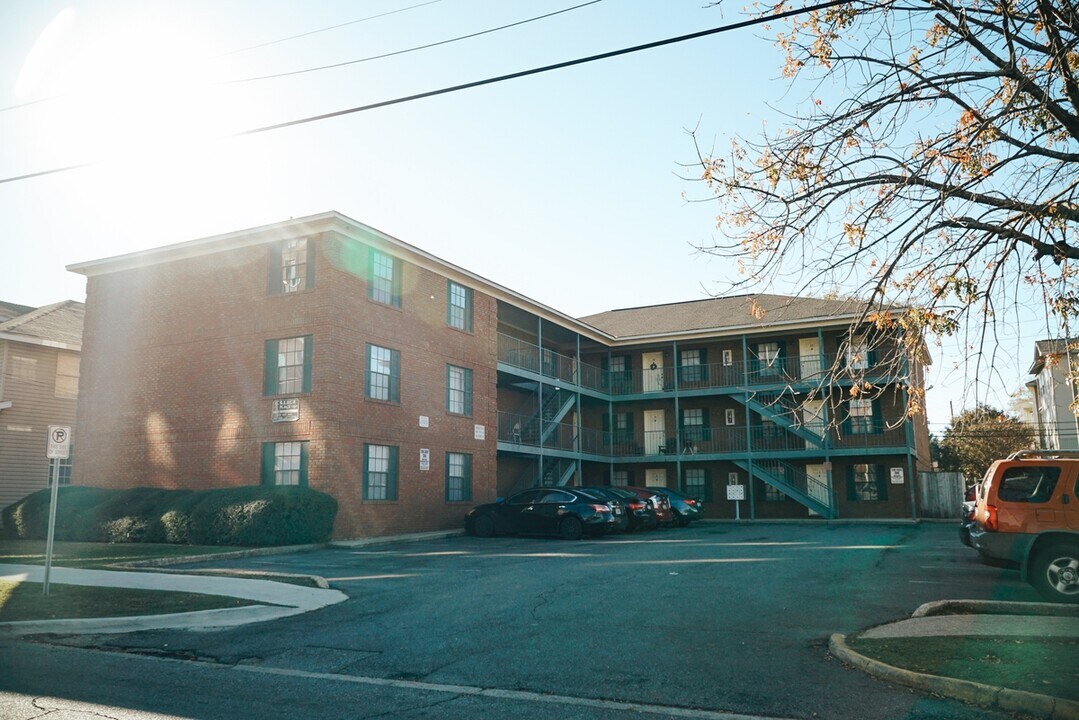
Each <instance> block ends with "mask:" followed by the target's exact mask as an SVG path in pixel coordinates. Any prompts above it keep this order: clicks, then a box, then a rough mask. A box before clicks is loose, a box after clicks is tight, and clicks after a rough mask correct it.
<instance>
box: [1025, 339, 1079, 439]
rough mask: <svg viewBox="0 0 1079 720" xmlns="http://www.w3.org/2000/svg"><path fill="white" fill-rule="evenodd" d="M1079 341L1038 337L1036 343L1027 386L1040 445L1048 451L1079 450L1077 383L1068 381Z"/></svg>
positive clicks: (1075, 358) (1075, 359)
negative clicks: (1030, 395) (1032, 402)
mask: <svg viewBox="0 0 1079 720" xmlns="http://www.w3.org/2000/svg"><path fill="white" fill-rule="evenodd" d="M1077 342H1079V341H1077V340H1062V339H1057V340H1039V341H1037V342H1036V343H1034V362H1033V363H1031V365H1030V370H1029V372H1030V374H1031V375H1033V376H1034V379H1033V380H1031V381H1030V382H1028V383H1027V387H1028V388H1030V390H1031V392H1033V393H1034V424H1035V425H1036V427H1037V431H1038V444H1039V447H1041V448H1043V449H1045V450H1079V418H1076V416H1075V412H1074V411H1073V410H1072V403H1074V402H1075V384H1074V383H1073V382H1071V381H1070V380H1068V378H1069V377H1071V374H1072V368H1073V365H1075V363H1076V361H1077V360H1079V358H1077V357H1075V354H1076V343H1077Z"/></svg>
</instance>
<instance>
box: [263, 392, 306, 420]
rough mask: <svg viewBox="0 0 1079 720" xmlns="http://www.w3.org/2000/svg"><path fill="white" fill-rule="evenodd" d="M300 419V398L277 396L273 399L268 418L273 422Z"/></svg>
mask: <svg viewBox="0 0 1079 720" xmlns="http://www.w3.org/2000/svg"><path fill="white" fill-rule="evenodd" d="M299 419H300V398H278V399H276V400H274V401H273V411H272V412H271V413H270V420H271V421H273V422H295V421H297V420H299Z"/></svg>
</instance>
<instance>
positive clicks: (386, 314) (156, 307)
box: [68, 212, 928, 538]
mask: <svg viewBox="0 0 1079 720" xmlns="http://www.w3.org/2000/svg"><path fill="white" fill-rule="evenodd" d="M68 269H69V270H72V271H74V272H78V273H82V274H84V275H86V276H87V303H86V321H85V333H84V342H83V361H82V387H81V393H80V396H79V405H78V424H79V428H80V440H79V448H80V449H79V456H78V460H77V462H76V463H75V467H74V478H73V482H74V483H76V484H84V485H98V486H105V487H132V486H145V485H152V486H157V487H189V488H212V487H222V486H232V485H245V484H253V483H258V482H263V483H292V484H295V483H299V484H305V485H309V486H310V487H312V488H315V489H318V490H322V491H325V492H327V493H330V494H331V495H333V496H334V497H336V498H337V500H338V502H339V504H340V510H339V514H338V519H337V523H336V526H335V529H334V535H335V536H336V537H342V538H344V537H357V536H365V535H381V534H390V533H399V532H413V531H420V530H429V529H437V528H446V527H460V525H461V523H462V520H463V517H464V514H465V512H467V509H468V508H469V507H471V506H472V505H473V504H476V503H480V502H487V501H491V500H494V499H495V498H496V497H498V496H500V495H506V494H508V493H510V492H513V491H516V490H518V489H522V488H524V487H528V486H531V485H533V484H540V483H544V484H571V485H572V484H581V483H586V484H612V483H613V484H641V485H643V484H646V483H648V484H666V485H669V486H671V487H682V488H684V489H687V490H689V491H690V492H692V493H695V494H699V495H703V496H705V497H706V498H707V499H708V500H709V501H710V502H709V513H708V514H709V515H712V516H714V517H733V516H734V512H735V505H734V503H733V502H731V501H728V500H727V499H726V498H727V493H726V490H725V486H727V485H728V484H736V485H739V486H741V487H742V492H743V493H744V496H745V501H744V502H742V503H741V505H739V508H738V509H739V511H740V512H741V514H742V516H743V517H758V518H766V517H807V516H811V515H819V516H823V517H909V516H910V515H911V514H912V513H913V512H915V508H914V502H913V499H912V478H913V477H914V473H915V472H916V471H917V470H918V469H926V468H927V465H928V432H927V430H926V426H925V421H924V418H921V419H916V420H910V419H905V418H904V414H903V407H904V403H905V399H906V392H907V391H908V388H909V387H915V388H918V387H920V386H921V372H920V368H919V367H918V366H917V365H916V364H910V363H906V361H905V360H903V361H902V362H899V363H896V362H891V360H895V359H896V357H897V355H896V353H897V350H896V348H895V347H891V346H887V345H879V344H877V343H874V347H872V348H870V347H869V346H868V344H867V341H866V339H865V338H863V337H862V336H860V335H858V334H857V333H855V334H853V335H852V333H851V324H852V322H854V321H856V320H857V319H858V318H859V317H860V316H861V312H862V309H863V308H862V307H861V306H860V305H858V304H856V303H851V302H847V301H825V300H817V299H805V298H790V297H781V296H774V295H760V296H754V297H749V296H741V297H735V298H720V299H713V300H704V301H697V302H688V303H678V304H675V305H663V306H653V307H646V308H635V309H628V310H617V311H612V312H608V313H601V314H599V315H594V316H591V317H588V318H583V319H574V318H571V317H569V316H566V315H564V314H562V313H560V312H558V311H557V310H554V309H552V308H549V307H546V306H544V305H542V304H539V303H536V302H534V301H532V300H529V299H528V298H525V297H523V296H521V295H519V294H518V293H515V292H514V291H512V290H510V289H508V288H505V287H502V286H500V285H497V284H495V283H492V282H490V281H488V280H485V279H484V278H481V277H479V276H477V275H475V274H473V273H470V272H469V271H467V270H465V269H463V268H459V267H456V266H454V265H452V264H450V263H447V262H445V261H443V260H440V259H438V258H436V257H434V256H432V255H430V254H428V253H426V252H424V251H423V250H421V249H419V248H417V247H413V246H411V245H408V244H406V243H403V242H401V241H399V240H397V239H395V238H392V237H389V236H387V235H385V234H383V233H380V232H379V231H377V230H375V229H373V228H370V227H368V226H365V225H363V224H361V223H357V222H355V221H353V220H351V219H349V218H347V217H345V216H343V215H340V214H339V213H336V212H330V213H324V214H320V215H315V216H311V217H307V218H301V219H298V220H290V221H288V222H284V223H279V224H275V225H270V226H265V227H260V228H254V229H250V230H244V231H240V232H234V233H229V234H225V235H219V236H215V237H210V238H205V239H200V240H194V241H191V242H186V243H180V244H177V245H170V246H167V247H162V248H157V249H153V250H148V251H145V252H139V253H133V254H129V255H123V256H119V257H114V258H106V259H102V260H94V261H89V262H83V263H78V264H76V265H72V266H70V267H69V268H68ZM885 358H888V359H889V362H885V361H884V360H885ZM901 360H902V359H901ZM855 382H858V383H866V382H869V383H870V384H872V385H873V386H874V388H876V391H875V392H874V393H873V394H872V396H863V397H862V398H861V399H854V400H851V399H850V398H849V390H848V388H849V387H850V385H851V384H852V383H855Z"/></svg>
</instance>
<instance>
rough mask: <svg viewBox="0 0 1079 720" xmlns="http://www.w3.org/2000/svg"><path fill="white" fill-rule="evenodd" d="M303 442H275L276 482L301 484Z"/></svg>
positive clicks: (280, 483) (277, 483) (279, 483)
mask: <svg viewBox="0 0 1079 720" xmlns="http://www.w3.org/2000/svg"><path fill="white" fill-rule="evenodd" d="M302 445H303V443H302V442H280V443H274V484H275V485H300V484H301V478H300V452H301V450H300V448H301V446H302Z"/></svg>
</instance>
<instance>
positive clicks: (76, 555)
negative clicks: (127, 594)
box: [0, 540, 247, 589]
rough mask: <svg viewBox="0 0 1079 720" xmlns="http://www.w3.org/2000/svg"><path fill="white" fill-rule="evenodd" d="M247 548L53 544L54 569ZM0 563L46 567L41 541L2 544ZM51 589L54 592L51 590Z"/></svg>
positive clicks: (146, 544) (207, 553) (3, 542)
mask: <svg viewBox="0 0 1079 720" xmlns="http://www.w3.org/2000/svg"><path fill="white" fill-rule="evenodd" d="M244 549H247V548H239V547H229V546H223V545H165V544H161V545H154V544H150V543H145V544H144V543H80V542H56V543H53V556H52V562H53V565H56V566H62V567H74V568H105V566H107V565H111V564H112V563H119V562H131V561H133V560H151V559H155V558H164V557H181V556H186V555H212V554H215V553H225V552H232V551H234V550H244ZM0 563H11V564H16V565H44V564H45V542H44V541H42V540H0ZM50 589H51V588H50Z"/></svg>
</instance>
